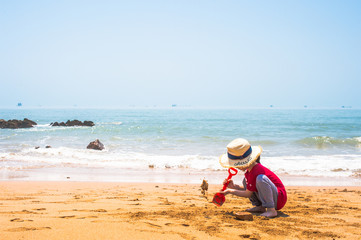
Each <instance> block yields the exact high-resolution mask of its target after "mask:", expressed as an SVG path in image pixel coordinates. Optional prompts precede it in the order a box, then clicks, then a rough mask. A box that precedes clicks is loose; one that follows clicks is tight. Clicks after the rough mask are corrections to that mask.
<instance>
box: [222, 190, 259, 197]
mask: <svg viewBox="0 0 361 240" xmlns="http://www.w3.org/2000/svg"><path fill="white" fill-rule="evenodd" d="M220 193H223V194H224V195H227V194H232V195H236V196H238V197H244V198H250V197H251V196H252V193H253V192H252V191H249V190H245V191H244V190H237V189H230V188H228V189H226V190H224V191H221V192H220Z"/></svg>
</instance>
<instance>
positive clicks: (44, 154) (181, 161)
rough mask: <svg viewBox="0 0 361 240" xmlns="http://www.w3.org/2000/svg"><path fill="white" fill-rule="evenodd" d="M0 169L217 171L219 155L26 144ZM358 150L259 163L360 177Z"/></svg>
mask: <svg viewBox="0 0 361 240" xmlns="http://www.w3.org/2000/svg"><path fill="white" fill-rule="evenodd" d="M0 160H1V161H0V169H3V170H9V171H14V170H24V169H41V168H54V167H59V168H72V169H77V168H82V167H86V168H101V169H137V170H141V169H143V170H146V169H149V168H152V169H159V170H162V169H163V170H166V169H187V171H190V172H191V171H193V170H195V171H203V170H209V171H219V170H222V167H221V166H220V165H219V163H218V156H211V155H198V154H188V155H167V154H150V153H141V152H133V151H127V150H125V149H124V150H116V151H114V150H111V149H107V150H104V151H96V150H88V149H73V148H67V147H60V148H49V149H46V148H39V149H34V148H26V149H23V150H22V151H20V152H16V153H14V152H6V153H0ZM360 160H361V155H360V154H353V155H352V154H348V155H346V154H345V155H313V156H277V157H269V156H264V157H262V159H261V163H262V164H263V165H265V166H266V167H268V168H270V169H271V170H273V171H275V172H276V173H277V174H287V175H295V176H319V177H360V176H361V168H360Z"/></svg>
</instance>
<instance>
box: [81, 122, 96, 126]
mask: <svg viewBox="0 0 361 240" xmlns="http://www.w3.org/2000/svg"><path fill="white" fill-rule="evenodd" d="M83 125H84V126H87V127H92V126H94V125H95V124H94V123H93V122H92V121H84V123H83Z"/></svg>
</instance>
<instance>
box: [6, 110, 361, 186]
mask: <svg viewBox="0 0 361 240" xmlns="http://www.w3.org/2000/svg"><path fill="white" fill-rule="evenodd" d="M24 118H28V119H30V120H33V121H35V122H36V123H37V125H36V126H35V127H33V128H27V129H0V180H2V181H111V182H169V183H201V181H202V179H205V180H207V181H208V182H209V183H211V184H221V183H222V181H223V179H224V178H226V177H227V176H228V173H227V169H223V168H222V167H221V166H220V164H219V156H220V155H222V154H223V153H226V146H227V144H228V143H229V142H230V141H232V140H233V139H235V138H245V139H247V140H248V141H249V142H250V143H251V144H252V145H260V146H261V147H262V148H263V153H262V157H261V163H262V164H263V165H264V166H266V167H267V168H269V169H271V170H272V171H274V172H275V173H276V174H277V175H279V176H280V178H281V179H282V180H283V179H284V182H285V184H287V185H331V186H333V185H334V186H338V185H345V186H361V110H360V109H311V108H305V109H277V108H264V109H263V108H262V109H201V108H199V109H197V108H180V107H171V108H124V109H100V108H99V109H82V108H76V107H73V108H40V107H39V108H23V107H18V108H11V109H0V119H5V120H9V119H21V120H22V119H24ZM74 119H77V120H80V121H85V120H87V121H93V122H94V123H95V126H93V127H52V126H50V123H52V122H62V121H64V122H66V121H67V120H74ZM96 139H99V140H100V142H102V143H103V144H104V146H105V149H104V150H102V151H98V150H90V149H87V145H88V144H89V143H90V142H91V141H94V140H96ZM46 146H51V148H46ZM238 175H240V177H241V176H243V173H242V172H240V173H239V174H238Z"/></svg>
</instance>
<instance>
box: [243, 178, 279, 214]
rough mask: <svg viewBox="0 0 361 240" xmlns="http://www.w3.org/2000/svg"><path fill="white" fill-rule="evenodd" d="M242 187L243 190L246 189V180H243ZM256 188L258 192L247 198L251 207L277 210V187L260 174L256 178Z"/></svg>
mask: <svg viewBox="0 0 361 240" xmlns="http://www.w3.org/2000/svg"><path fill="white" fill-rule="evenodd" d="M243 186H244V188H245V189H246V188H247V184H246V179H243ZM256 188H257V191H258V192H253V193H252V196H251V197H250V198H249V200H251V203H252V205H253V206H263V207H265V208H277V198H278V192H277V187H276V186H275V185H274V184H273V182H272V181H271V180H270V179H269V178H268V177H267V176H266V175H263V174H260V175H258V176H257V179H256Z"/></svg>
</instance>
